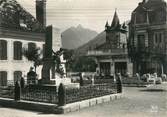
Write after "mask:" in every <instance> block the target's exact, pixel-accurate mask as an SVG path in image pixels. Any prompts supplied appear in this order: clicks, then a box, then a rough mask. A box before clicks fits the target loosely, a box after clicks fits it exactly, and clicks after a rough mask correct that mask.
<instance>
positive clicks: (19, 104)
mask: <svg viewBox="0 0 167 117" xmlns="http://www.w3.org/2000/svg"><path fill="white" fill-rule="evenodd" d="M123 97H124V96H123V94H122V93H120V94H111V95H106V96H102V97H97V98H92V99H88V100H83V101H80V102H75V103H70V104H66V105H65V106H58V105H57V104H50V103H41V102H33V101H24V100H20V101H15V100H13V99H9V98H1V97H0V105H1V106H3V107H10V108H17V109H23V110H31V111H38V112H47V113H55V114H65V113H69V112H74V111H78V110H81V109H83V108H88V107H91V106H95V105H98V104H102V103H107V102H110V101H113V100H116V99H120V98H123Z"/></svg>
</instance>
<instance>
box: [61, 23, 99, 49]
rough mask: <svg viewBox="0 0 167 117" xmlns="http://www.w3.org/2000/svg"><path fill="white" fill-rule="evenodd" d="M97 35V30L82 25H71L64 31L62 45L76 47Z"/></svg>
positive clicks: (66, 47)
mask: <svg viewBox="0 0 167 117" xmlns="http://www.w3.org/2000/svg"><path fill="white" fill-rule="evenodd" d="M97 35H98V33H97V32H96V31H93V30H90V29H87V28H84V27H83V26H82V25H78V26H77V27H70V28H68V29H67V30H65V31H64V32H62V47H63V48H65V49H76V48H78V47H80V46H82V45H84V44H85V43H87V42H89V41H90V40H92V39H93V38H94V37H96V36H97Z"/></svg>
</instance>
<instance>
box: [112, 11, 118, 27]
mask: <svg viewBox="0 0 167 117" xmlns="http://www.w3.org/2000/svg"><path fill="white" fill-rule="evenodd" d="M119 25H120V24H119V18H118V15H117V12H116V11H115V13H114V17H113V20H112V23H111V28H112V29H115V28H118V27H119Z"/></svg>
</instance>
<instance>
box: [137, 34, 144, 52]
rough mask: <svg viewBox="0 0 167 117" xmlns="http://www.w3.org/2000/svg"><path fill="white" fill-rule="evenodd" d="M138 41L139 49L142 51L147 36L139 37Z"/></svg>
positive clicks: (141, 35)
mask: <svg viewBox="0 0 167 117" xmlns="http://www.w3.org/2000/svg"><path fill="white" fill-rule="evenodd" d="M137 40H138V47H139V48H141V49H142V48H143V47H145V35H143V34H140V35H137Z"/></svg>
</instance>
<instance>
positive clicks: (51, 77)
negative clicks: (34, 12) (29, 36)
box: [42, 25, 66, 85]
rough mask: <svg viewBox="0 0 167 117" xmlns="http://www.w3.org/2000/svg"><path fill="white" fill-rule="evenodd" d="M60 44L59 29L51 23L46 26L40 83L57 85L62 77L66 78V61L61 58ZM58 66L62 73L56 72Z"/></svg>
mask: <svg viewBox="0 0 167 117" xmlns="http://www.w3.org/2000/svg"><path fill="white" fill-rule="evenodd" d="M61 46H62V44H61V33H60V30H59V29H57V28H54V27H53V26H52V25H50V26H47V27H46V40H45V49H44V59H43V68H42V84H53V85H59V83H60V82H61V81H62V79H66V78H65V77H66V69H65V62H66V61H65V60H64V59H63V52H62V50H61ZM55 57H57V58H55ZM58 62H59V64H58ZM60 68H61V69H62V72H63V74H60V73H58V69H60Z"/></svg>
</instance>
